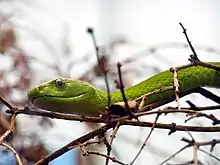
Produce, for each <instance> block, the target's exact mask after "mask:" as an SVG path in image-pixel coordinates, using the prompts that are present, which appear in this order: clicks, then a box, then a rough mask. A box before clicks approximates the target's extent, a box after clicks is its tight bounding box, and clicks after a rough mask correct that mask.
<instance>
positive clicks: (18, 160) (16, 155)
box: [1, 142, 23, 165]
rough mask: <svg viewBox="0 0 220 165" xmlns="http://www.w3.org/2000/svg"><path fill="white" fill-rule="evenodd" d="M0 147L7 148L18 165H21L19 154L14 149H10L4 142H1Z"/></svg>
mask: <svg viewBox="0 0 220 165" xmlns="http://www.w3.org/2000/svg"><path fill="white" fill-rule="evenodd" d="M1 145H2V146H5V147H6V148H8V149H9V150H10V151H11V152H12V153H13V154H14V155H15V158H16V160H17V163H18V165H23V164H22V161H21V158H20V157H19V154H18V153H17V152H16V151H15V149H14V148H13V147H11V146H10V145H9V144H7V143H4V142H2V143H1Z"/></svg>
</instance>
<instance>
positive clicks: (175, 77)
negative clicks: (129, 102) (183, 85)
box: [171, 68, 180, 110]
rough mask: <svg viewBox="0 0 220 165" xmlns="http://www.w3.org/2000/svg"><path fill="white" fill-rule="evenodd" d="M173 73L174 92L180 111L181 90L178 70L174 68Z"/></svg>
mask: <svg viewBox="0 0 220 165" xmlns="http://www.w3.org/2000/svg"><path fill="white" fill-rule="evenodd" d="M171 71H172V72H173V86H174V91H175V97H176V102H177V107H178V110H180V97H179V93H180V90H179V80H178V74H177V69H176V68H172V69H171Z"/></svg>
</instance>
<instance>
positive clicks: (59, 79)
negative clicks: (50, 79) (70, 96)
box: [55, 78, 65, 87]
mask: <svg viewBox="0 0 220 165" xmlns="http://www.w3.org/2000/svg"><path fill="white" fill-rule="evenodd" d="M55 83H56V86H57V87H63V86H64V84H65V82H64V80H63V79H61V78H58V79H56V81H55Z"/></svg>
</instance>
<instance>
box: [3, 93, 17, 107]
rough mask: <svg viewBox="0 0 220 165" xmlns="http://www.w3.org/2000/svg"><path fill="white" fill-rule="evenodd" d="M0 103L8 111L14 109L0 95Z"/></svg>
mask: <svg viewBox="0 0 220 165" xmlns="http://www.w3.org/2000/svg"><path fill="white" fill-rule="evenodd" d="M0 101H1V102H2V103H3V104H4V105H5V106H6V107H8V108H9V109H15V108H14V107H13V106H12V105H11V104H9V103H8V102H7V101H6V100H5V99H4V98H3V97H2V96H1V95H0Z"/></svg>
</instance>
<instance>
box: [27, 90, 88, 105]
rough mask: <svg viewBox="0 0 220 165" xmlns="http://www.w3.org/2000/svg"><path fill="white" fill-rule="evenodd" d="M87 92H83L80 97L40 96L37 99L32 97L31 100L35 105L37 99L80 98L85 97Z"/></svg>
mask: <svg viewBox="0 0 220 165" xmlns="http://www.w3.org/2000/svg"><path fill="white" fill-rule="evenodd" d="M86 93H87V91H85V92H82V93H80V94H78V95H75V96H54V95H48V94H47V95H40V96H35V97H32V98H31V102H32V103H34V102H35V101H36V100H37V99H47V98H62V99H63V98H76V97H80V96H83V95H84V94H86Z"/></svg>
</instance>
